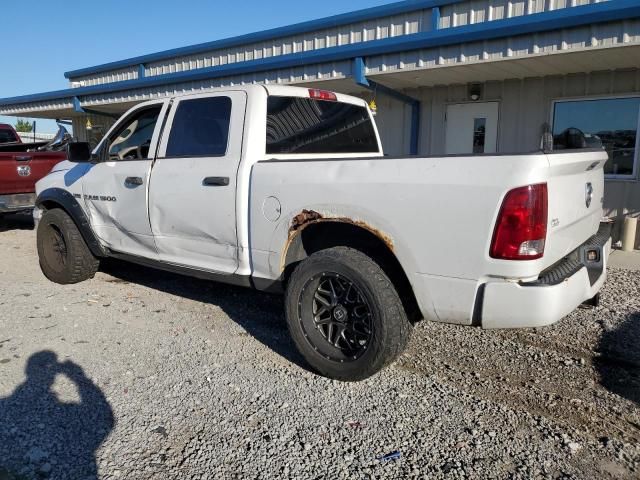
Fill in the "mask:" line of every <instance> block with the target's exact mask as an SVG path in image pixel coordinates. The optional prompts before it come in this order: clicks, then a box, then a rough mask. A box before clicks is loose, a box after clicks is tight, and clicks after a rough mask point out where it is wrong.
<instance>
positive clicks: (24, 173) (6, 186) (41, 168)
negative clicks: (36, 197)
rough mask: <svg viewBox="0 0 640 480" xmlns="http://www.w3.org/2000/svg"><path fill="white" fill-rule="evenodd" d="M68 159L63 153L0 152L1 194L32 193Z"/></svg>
mask: <svg viewBox="0 0 640 480" xmlns="http://www.w3.org/2000/svg"><path fill="white" fill-rule="evenodd" d="M65 158H66V154H65V153H63V152H0V194H10V193H31V192H34V191H35V185H36V182H37V181H38V180H40V179H41V178H43V177H45V176H46V175H47V174H48V173H49V172H50V171H51V169H52V168H53V167H54V166H55V165H56V164H57V163H59V162H61V161H62V160H64V159H65Z"/></svg>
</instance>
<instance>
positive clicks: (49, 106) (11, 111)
mask: <svg viewBox="0 0 640 480" xmlns="http://www.w3.org/2000/svg"><path fill="white" fill-rule="evenodd" d="M72 108H73V100H72V99H70V98H69V99H60V100H52V101H50V102H34V103H23V104H19V105H8V106H6V107H2V106H0V114H1V115H9V116H16V117H19V116H29V114H33V113H39V112H55V111H58V110H68V109H72Z"/></svg>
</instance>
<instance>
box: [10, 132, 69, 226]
mask: <svg viewBox="0 0 640 480" xmlns="http://www.w3.org/2000/svg"><path fill="white" fill-rule="evenodd" d="M70 139H71V136H70V135H69V133H68V132H67V131H66V130H65V129H64V127H61V128H60V131H59V132H58V135H56V137H55V138H54V139H53V140H52V141H50V142H40V143H22V140H20V136H19V135H18V133H17V132H16V131H15V130H14V128H13V127H12V126H11V125H5V124H0V215H2V214H4V213H13V212H19V211H22V210H29V209H31V208H33V206H34V204H35V199H36V198H35V197H36V195H35V190H36V182H37V181H38V180H40V179H41V178H42V177H44V176H45V175H47V174H48V173H49V172H50V171H51V169H52V168H53V167H54V165H56V164H57V163H59V162H61V161H62V160H65V159H66V157H67V154H66V150H65V148H64V147H65V146H66V143H67V142H68V141H69V140H70Z"/></svg>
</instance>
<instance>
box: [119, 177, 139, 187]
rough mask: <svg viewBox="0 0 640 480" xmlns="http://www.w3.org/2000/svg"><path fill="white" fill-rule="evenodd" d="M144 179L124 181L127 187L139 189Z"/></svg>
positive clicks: (129, 178) (136, 178)
mask: <svg viewBox="0 0 640 480" xmlns="http://www.w3.org/2000/svg"><path fill="white" fill-rule="evenodd" d="M142 183H143V182H142V179H141V178H140V177H127V179H126V180H125V181H124V184H125V185H126V186H127V187H139V186H140V185H142Z"/></svg>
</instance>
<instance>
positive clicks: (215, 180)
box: [202, 177, 229, 187]
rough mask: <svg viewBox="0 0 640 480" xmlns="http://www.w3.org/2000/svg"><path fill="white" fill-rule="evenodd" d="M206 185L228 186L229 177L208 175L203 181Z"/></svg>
mask: <svg viewBox="0 0 640 480" xmlns="http://www.w3.org/2000/svg"><path fill="white" fill-rule="evenodd" d="M202 185H204V186H205V187H226V186H228V185H229V177H207V178H205V179H204V180H203V181H202Z"/></svg>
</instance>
